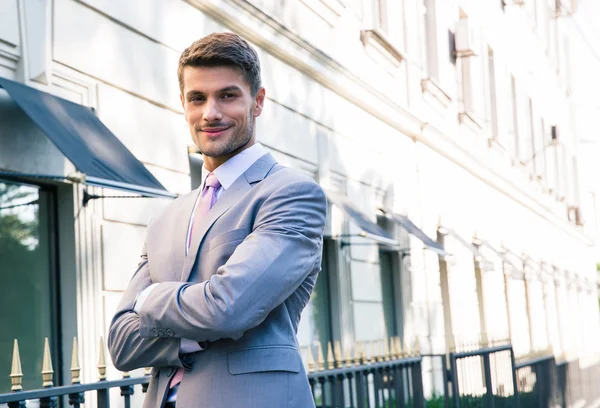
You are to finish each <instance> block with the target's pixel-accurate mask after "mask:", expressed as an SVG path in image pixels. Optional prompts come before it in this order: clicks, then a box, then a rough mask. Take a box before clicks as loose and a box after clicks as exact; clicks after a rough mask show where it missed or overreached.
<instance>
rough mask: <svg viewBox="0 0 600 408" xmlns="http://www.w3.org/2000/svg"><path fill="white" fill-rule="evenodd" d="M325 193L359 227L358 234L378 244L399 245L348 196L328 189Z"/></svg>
mask: <svg viewBox="0 0 600 408" xmlns="http://www.w3.org/2000/svg"><path fill="white" fill-rule="evenodd" d="M326 194H327V199H328V200H329V202H330V203H331V204H334V205H335V206H336V207H338V208H339V209H340V210H342V211H343V212H344V213H345V214H346V215H347V216H348V218H350V220H352V221H353V222H354V223H355V224H356V225H357V226H358V228H360V229H361V231H360V233H359V235H360V236H362V237H365V238H370V239H372V240H374V241H376V242H378V243H380V244H384V245H390V246H394V247H397V246H399V244H398V241H397V240H395V239H394V238H392V237H391V236H390V235H389V234H388V233H387V232H386V231H385V230H384V229H383V228H381V227H380V226H379V225H377V224H375V223H374V222H373V221H371V220H370V219H369V217H368V216H367V215H366V214H365V213H363V212H362V211H360V210H359V209H357V208H356V207H354V205H353V204H352V203H351V202H350V200H349V199H348V197H346V196H343V195H340V194H335V193H332V192H329V191H326Z"/></svg>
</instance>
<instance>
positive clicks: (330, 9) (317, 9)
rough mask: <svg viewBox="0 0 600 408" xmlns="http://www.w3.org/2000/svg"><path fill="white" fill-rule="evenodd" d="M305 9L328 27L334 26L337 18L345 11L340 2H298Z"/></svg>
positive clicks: (305, 0)
mask: <svg viewBox="0 0 600 408" xmlns="http://www.w3.org/2000/svg"><path fill="white" fill-rule="evenodd" d="M300 1H301V2H302V3H303V4H304V5H305V6H306V7H308V8H309V9H311V10H312V11H313V12H314V13H315V14H316V15H318V16H319V17H320V18H321V19H323V20H324V21H325V22H326V23H327V24H329V25H330V26H332V27H333V26H335V23H336V22H337V20H338V19H339V17H340V16H341V15H342V14H343V13H344V11H345V10H346V5H345V4H344V3H342V2H341V1H340V0H300Z"/></svg>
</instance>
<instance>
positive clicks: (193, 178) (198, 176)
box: [188, 149, 204, 190]
mask: <svg viewBox="0 0 600 408" xmlns="http://www.w3.org/2000/svg"><path fill="white" fill-rule="evenodd" d="M188 150H192V149H188ZM188 158H189V161H190V187H191V189H192V190H195V189H197V188H198V187H200V184H201V183H202V168H203V167H204V160H203V159H202V155H201V154H200V153H198V152H196V151H195V150H194V151H191V152H190V153H188Z"/></svg>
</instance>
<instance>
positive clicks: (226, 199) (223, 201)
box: [181, 153, 276, 282]
mask: <svg viewBox="0 0 600 408" xmlns="http://www.w3.org/2000/svg"><path fill="white" fill-rule="evenodd" d="M275 164H276V161H275V159H274V158H273V156H271V154H270V153H267V154H265V155H264V156H262V157H261V158H260V159H258V160H257V161H256V162H255V163H254V164H253V165H252V166H250V168H249V169H248V170H246V172H245V173H244V174H243V175H242V176H240V177H238V178H237V180H236V181H234V182H233V184H232V185H231V186H230V187H229V188H228V189H227V190H225V191H223V192H222V193H221V196H220V197H219V199H218V200H217V202H216V203H215V205H214V206H213V207H212V208H211V209H210V211H209V212H208V213H207V214H206V216H205V217H204V218H203V219H202V220H201V221H200V222H199V223H198V226H197V228H195V230H194V232H193V234H192V235H193V236H192V242H191V243H190V249H189V251H188V254H187V256H186V257H185V261H184V263H183V270H182V272H181V282H187V280H188V279H189V277H190V273H191V271H192V268H193V267H194V264H195V262H196V258H197V256H198V250H199V248H200V244H201V243H202V241H203V240H204V236H205V235H206V233H207V231H208V230H209V229H210V227H212V225H213V224H214V223H215V221H216V220H217V219H219V217H221V215H223V214H224V213H225V212H226V211H227V210H228V209H229V208H231V206H232V205H233V204H235V203H237V202H239V201H240V199H241V198H242V197H243V196H244V195H245V194H246V193H248V192H249V191H250V190H251V189H252V185H253V184H255V183H257V182H259V181H261V180H263V179H264V178H265V177H266V175H267V174H268V173H269V170H270V169H271V168H272V167H273V166H274V165H275ZM193 204H194V203H193V202H192V207H193ZM190 213H191V210H190V211H189V212H186V213H184V214H186V215H187V214H190ZM188 218H189V216H188ZM182 224H185V225H186V226H187V225H188V223H182ZM186 234H187V228H186V232H185V233H184V234H183V236H184V237H185V236H186Z"/></svg>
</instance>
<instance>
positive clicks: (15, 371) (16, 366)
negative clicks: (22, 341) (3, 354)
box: [10, 339, 23, 391]
mask: <svg viewBox="0 0 600 408" xmlns="http://www.w3.org/2000/svg"><path fill="white" fill-rule="evenodd" d="M10 381H11V383H12V387H11V388H10V390H11V391H21V390H22V389H23V371H22V369H21V355H20V354H19V342H18V341H17V339H15V342H14V346H13V358H12V369H11V370H10Z"/></svg>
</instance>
